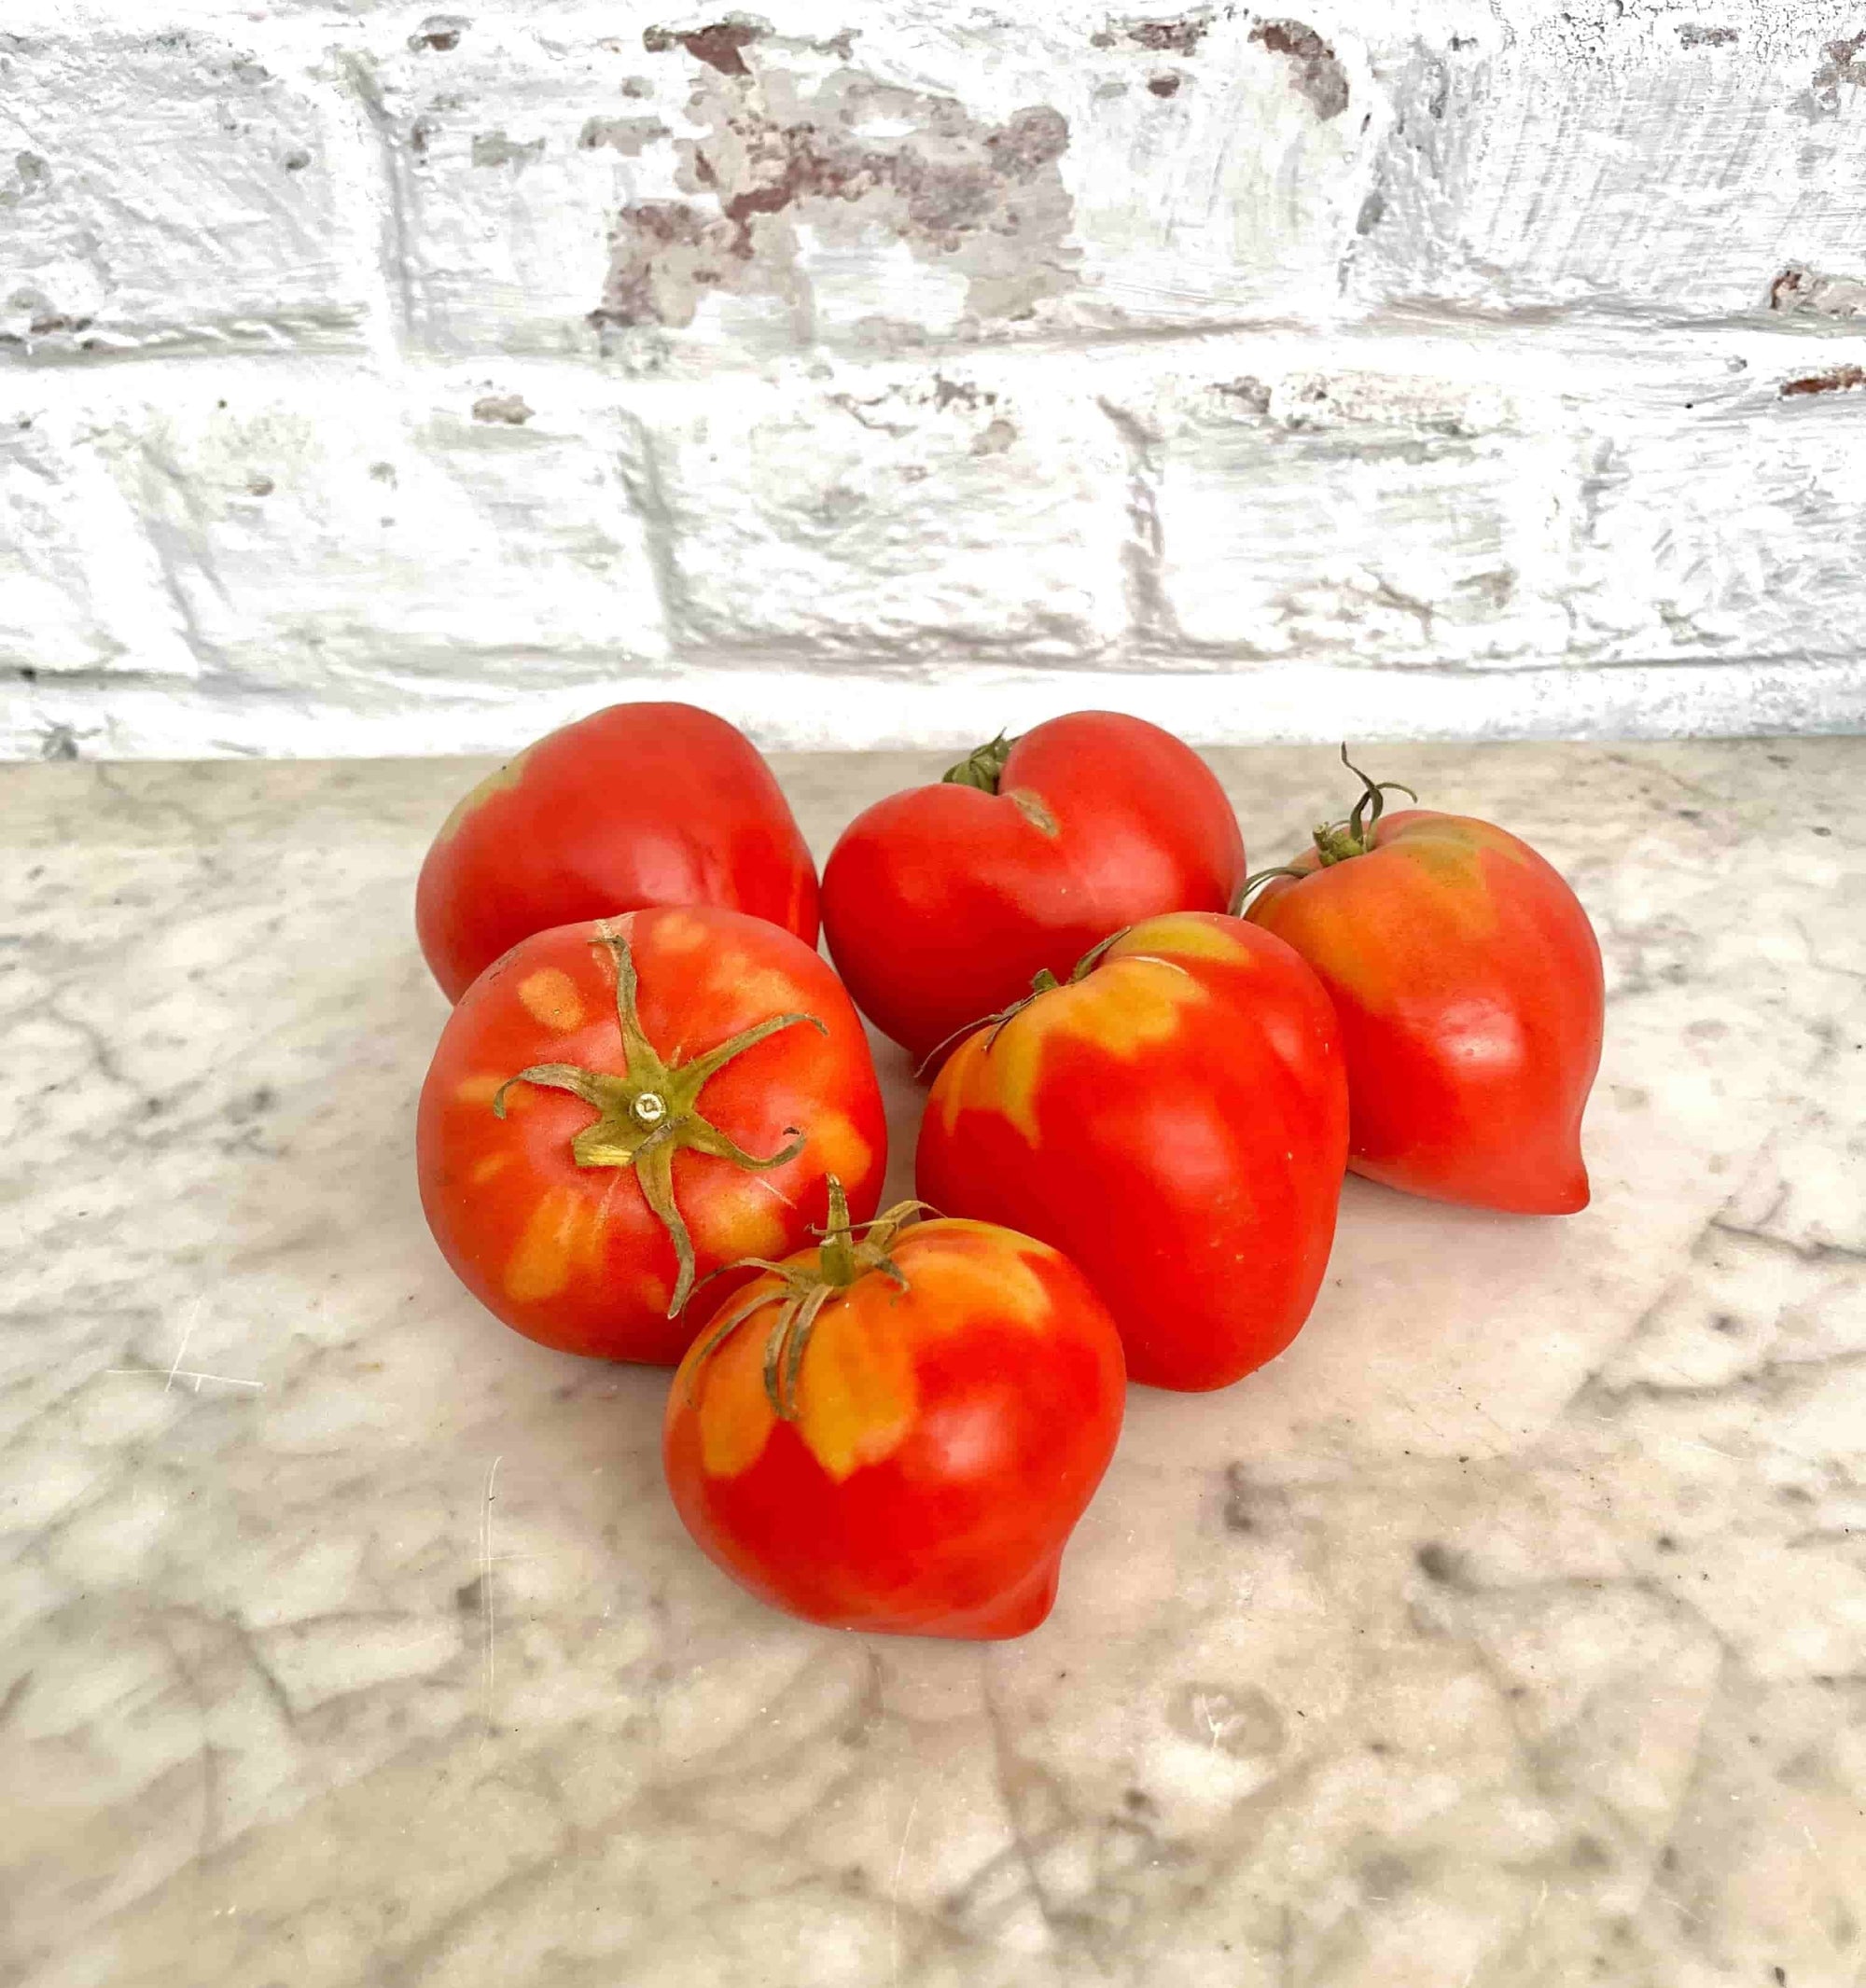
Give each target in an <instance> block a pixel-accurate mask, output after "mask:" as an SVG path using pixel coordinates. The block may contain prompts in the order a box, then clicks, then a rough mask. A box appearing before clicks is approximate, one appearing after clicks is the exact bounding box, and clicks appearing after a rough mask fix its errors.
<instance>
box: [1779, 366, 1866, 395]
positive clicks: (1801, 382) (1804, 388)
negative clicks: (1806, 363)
mask: <svg viewBox="0 0 1866 1988" xmlns="http://www.w3.org/2000/svg"><path fill="white" fill-rule="evenodd" d="M1856 386H1866V366H1831V367H1829V368H1828V369H1827V370H1826V371H1825V372H1824V373H1803V375H1802V376H1801V378H1800V379H1798V380H1784V381H1783V382H1782V398H1783V399H1784V400H1792V399H1794V398H1796V397H1797V396H1800V395H1803V394H1848V393H1851V392H1852V391H1853V389H1854V388H1855V387H1856Z"/></svg>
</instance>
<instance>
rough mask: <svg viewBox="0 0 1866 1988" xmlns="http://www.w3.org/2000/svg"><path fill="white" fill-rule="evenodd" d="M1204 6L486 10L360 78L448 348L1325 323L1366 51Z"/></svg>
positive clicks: (764, 349)
mask: <svg viewBox="0 0 1866 1988" xmlns="http://www.w3.org/2000/svg"><path fill="white" fill-rule="evenodd" d="M448 18H449V20H450V21H452V20H453V19H455V18H456V17H451V16H450V17H448ZM457 18H464V17H457ZM731 19H732V21H738V19H739V17H736V16H734V17H731ZM1199 19H1200V20H1201V21H1203V22H1204V25H1203V26H1201V27H1200V28H1199V31H1198V32H1197V33H1196V34H1193V33H1192V32H1191V30H1190V29H1188V30H1187V31H1186V32H1185V33H1182V34H1180V35H1177V36H1169V37H1168V38H1167V40H1166V42H1164V43H1161V42H1160V41H1159V39H1158V37H1157V36H1156V37H1152V38H1149V36H1148V35H1145V34H1142V33H1139V32H1136V31H1134V30H1132V29H1129V28H1126V27H1121V26H1120V25H1119V24H1117V25H1116V26H1115V27H1112V28H1110V27H1109V26H1108V22H1109V20H1110V17H1109V16H1108V14H1107V11H1106V10H1105V9H1101V8H1090V7H1080V6H1076V7H1069V8H1066V9H1065V10H1064V11H1063V13H1062V14H1061V16H1059V17H1054V18H1051V17H1048V16H1046V18H1045V19H1044V20H1043V21H1041V23H1037V22H1034V21H1019V22H1016V23H1011V22H1009V21H1004V22H997V23H992V22H970V21H968V22H966V23H964V24H961V23H958V22H955V21H953V20H952V19H951V18H950V17H948V16H945V15H943V14H940V13H938V12H936V11H934V10H930V9H928V8H926V7H925V6H923V5H910V6H902V5H898V4H897V5H896V6H894V7H889V8H886V9H884V10H882V11H880V12H879V13H877V14H876V15H874V16H873V17H871V18H870V19H868V20H867V21H866V22H865V24H864V25H863V26H862V27H861V29H860V31H859V32H858V33H850V32H840V33H839V32H836V31H834V30H833V29H832V28H831V27H830V26H829V17H828V16H827V14H825V13H824V11H823V10H822V9H821V8H813V7H803V6H797V5H793V6H792V7H789V8H787V9H780V10H779V18H778V20H777V21H776V24H775V25H774V26H773V27H769V28H767V27H764V26H761V25H759V24H756V23H753V24H746V23H745V22H740V24H739V25H737V26H732V25H731V22H730V21H729V22H727V23H726V24H725V26H720V25H719V24H715V27H714V28H711V29H706V30H703V31H701V30H692V31H677V30H667V29H660V28H656V27H654V26H652V25H650V26H649V27H648V28H646V29H632V30H630V31H628V32H618V33H615V34H610V35H585V36H582V37H579V36H578V35H577V34H576V33H574V32H572V30H571V29H570V27H569V26H567V25H566V26H565V28H564V30H563V31H561V32H553V31H550V30H547V29H545V28H541V27H540V28H536V29H532V28H527V27H522V26H519V25H516V24H513V23H512V22H510V21H502V20H499V19H492V18H480V19H477V20H474V21H471V22H470V23H469V24H468V25H466V27H463V28H461V29H459V30H458V32H457V34H456V32H455V30H454V29H453V28H452V27H449V28H447V29H446V30H445V31H444V32H443V33H441V34H440V35H439V40H438V41H437V39H436V37H434V36H426V37H424V36H422V35H413V36H408V37H404V36H401V35H396V36H394V37H391V36H389V35H386V34H385V35H382V36H380V37H378V38H377V39H376V40H374V41H372V42H371V43H370V44H369V49H368V51H367V52H366V53H363V54H360V55H357V56H355V57H354V58H353V59H351V60H350V61H349V63H348V64H347V66H348V72H349V74H350V75H351V76H352V77H353V78H354V79H355V82H356V85H357V87H358V88H359V89H361V90H362V91H363V92H364V95H365V98H366V100H367V101H368V103H369V105H370V109H371V114H372V116H373V118H374V119H375V123H376V127H377V130H378V132H380V134H381V136H382V139H383V144H384V146H385V147H386V151H387V155H388V158H389V161H390V170H391V173H392V175H393V180H394V185H395V188H396V200H397V213H398V216H399V220H398V229H399V233H398V241H399V242H401V243H404V244H405V253H406V257H407V265H406V270H405V272H404V278H405V286H406V300H407V313H408V317H409V322H410V326H411V331H412V333H413V336H414V337H415V338H416V339H417V341H419V342H420V343H421V344H422V345H423V346H424V347H425V348H426V349H429V350H432V351H436V352H441V353H446V354H450V355H459V354H466V353H472V352H479V351H483V350H488V349H497V350H501V351H506V352H511V353H536V352H571V353H603V354H606V355H611V356H617V357H620V358H622V359H624V360H627V361H630V362H632V363H634V364H635V365H637V366H640V367H643V368H652V369H654V370H658V371H663V370H666V369H668V368H683V367H690V368H696V369H698V368H703V367H717V365H719V364H728V365H735V366H738V365H745V364H747V363H751V364H757V363H759V362H760V361H765V360H769V359H771V358H772V357H773V356H775V355H781V354H784V353H787V352H791V351H799V350H803V349H806V348H808V347H811V346H813V345H820V344H829V345H833V346H837V347H840V348H842V349H847V350H852V351H859V352H864V353H870V354H871V353H874V352H877V351H882V352H885V351H889V350H899V349H902V348H908V349H912V348H913V347H917V346H924V345H926V344H927V343H928V342H933V343H948V342H960V343H963V342H969V341H977V340H981V339H999V338H1003V337H1006V336H1014V337H1023V336H1028V335H1030V334H1032V333H1033V332H1037V331H1041V330H1044V329H1052V330H1053V329H1069V328H1072V327H1075V328H1090V327H1093V328H1103V329H1106V328H1116V327H1126V326H1131V325H1144V326H1157V325H1163V324H1178V323H1202V322H1211V321H1216V320H1222V319H1224V318H1226V317H1228V316H1236V315H1238V314H1240V313H1253V312H1257V313H1263V312H1274V313H1285V312H1287V311H1288V310H1290V309H1291V308H1295V309H1299V310H1300V309H1306V308H1309V307H1311V306H1314V307H1316V308H1319V309H1321V310H1323V311H1325V312H1332V311H1333V310H1334V309H1335V308H1336V304H1335V293H1336V288H1337V282H1336V269H1337V264H1338V262H1339V258H1340V256H1341V253H1342V251H1343V249H1344V246H1345V244H1346V243H1348V242H1349V241H1350V240H1351V239H1352V228H1353V223H1354V220H1355V217H1356V215H1358V212H1359V210H1360V206H1361V201H1362V195H1363V192H1364V182H1365V179H1366V174H1367V161H1368V159H1369V157H1370V156H1371V154H1370V141H1369V140H1368V138H1367V136H1366V121H1367V120H1366V118H1365V115H1364V114H1363V115H1359V116H1357V115H1355V114H1353V112H1354V108H1355V107H1358V106H1359V104H1360V98H1361V96H1362V95H1364V93H1365V83H1364V63H1361V61H1360V58H1359V57H1358V55H1357V54H1355V52H1354V50H1353V48H1352V46H1351V45H1350V44H1349V43H1348V42H1346V41H1345V40H1344V41H1343V42H1342V44H1341V49H1340V52H1337V49H1336V47H1335V44H1334V43H1333V42H1330V41H1324V40H1323V39H1322V38H1321V37H1320V36H1318V35H1315V34H1314V32H1313V31H1311V30H1309V29H1307V28H1306V27H1304V26H1303V25H1302V23H1300V22H1294V21H1285V22H1274V23H1271V24H1269V25H1268V26H1266V25H1265V24H1264V23H1262V22H1258V23H1256V24H1255V25H1253V24H1252V22H1251V21H1250V20H1249V19H1247V18H1246V17H1245V16H1243V15H1242V14H1239V15H1237V16H1235V17H1233V16H1231V15H1229V14H1227V15H1226V16H1224V17H1223V18H1218V17H1217V16H1213V17H1211V18H1209V19H1207V18H1206V17H1205V16H1203V15H1202V16H1200V17H1199ZM726 27H731V33H730V35H726V33H725V29H726ZM719 35H725V39H723V40H721V39H719V38H718V37H719ZM709 36H710V37H712V38H710V39H709ZM1181 50H1183V51H1184V52H1183V53H1182V52H1179V51H1181ZM1357 65H1358V66H1357ZM1356 76H1359V77H1360V78H1361V79H1360V80H1358V81H1356V80H1353V78H1354V77H1356ZM1351 100H1352V101H1351ZM1243 132H1248V133H1250V134H1251V137H1250V142H1248V143H1243V142H1241V141H1240V133H1243Z"/></svg>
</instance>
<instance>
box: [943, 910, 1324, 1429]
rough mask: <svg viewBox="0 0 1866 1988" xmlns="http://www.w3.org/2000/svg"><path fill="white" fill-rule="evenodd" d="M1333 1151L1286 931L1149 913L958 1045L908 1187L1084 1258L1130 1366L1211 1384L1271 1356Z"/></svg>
mask: <svg viewBox="0 0 1866 1988" xmlns="http://www.w3.org/2000/svg"><path fill="white" fill-rule="evenodd" d="M1346 1153H1347V1083H1346V1077H1345V1074H1344V1069H1343V1065H1342V1059H1341V1052H1340V1050H1339V1049H1338V1047H1337V1045H1336V1032H1335V1018H1334V1015H1333V1012H1332V1011H1331V1010H1330V1007H1329V1000H1328V996H1327V995H1326V994H1324V993H1323V992H1322V989H1321V985H1320V983H1319V982H1318V981H1317V980H1316V977H1315V975H1314V974H1313V973H1311V972H1310V971H1309V969H1308V968H1307V967H1306V966H1304V965H1303V964H1302V961H1301V960H1300V959H1298V958H1297V956H1296V955H1295V953H1294V952H1291V951H1290V950H1289V948H1288V946H1286V945H1284V944H1283V943H1282V942H1281V941H1280V940H1277V939H1273V938H1270V936H1269V935H1268V934H1267V933H1265V932H1261V931H1260V930H1258V929H1257V927H1255V926H1254V925H1249V924H1244V923H1243V922H1242V921H1241V920H1239V919H1235V918H1228V917H1224V916H1220V915H1218V914H1214V913H1209V912H1205V913H1194V912H1182V913H1177V914H1175V915H1172V916H1168V917H1164V918H1153V919H1149V920H1147V921H1145V922H1144V923H1142V924H1137V925H1135V926H1133V927H1132V928H1131V929H1130V930H1128V931H1127V932H1124V933H1122V934H1121V936H1120V937H1119V938H1115V939H1114V940H1113V941H1112V942H1110V943H1109V944H1107V946H1105V947H1102V948H1097V949H1096V952H1093V953H1092V954H1090V955H1089V957H1088V958H1086V959H1085V960H1083V962H1082V963H1081V965H1080V966H1079V967H1078V968H1077V971H1076V975H1075V977H1074V978H1073V979H1072V980H1070V981H1069V982H1068V983H1067V984H1066V985H1063V986H1058V985H1057V984H1056V983H1055V982H1054V980H1051V979H1050V977H1049V976H1047V975H1046V976H1044V977H1043V980H1042V981H1041V982H1039V988H1038V992H1037V994H1035V995H1034V996H1033V997H1032V998H1031V999H1030V1000H1029V1001H1027V1002H1025V1003H1024V1005H1022V1006H1021V1007H1020V1008H1018V1009H1017V1010H1016V1011H1015V1012H1014V1013H1012V1014H1011V1015H1010V1017H1009V1018H1008V1019H1007V1020H1005V1021H1003V1022H998V1023H996V1024H994V1025H993V1026H991V1027H988V1028H983V1029H980V1030H978V1031H976V1032H975V1033H974V1034H972V1035H970V1036H968V1037H967V1038H966V1040H965V1041H964V1042H962V1043H961V1044H960V1045H959V1047H958V1048H957V1049H956V1050H954V1052H953V1054H952V1056H951V1058H950V1059H949V1060H948V1062H947V1064H946V1066H945V1068H944V1069H943V1070H941V1071H940V1076H939V1078H938V1080H937V1081H936V1082H935V1084H934V1086H933V1092H932V1095H931V1097H930V1098H928V1100H927V1104H926V1119H925V1120H924V1121H923V1123H922V1125H921V1129H920V1148H919V1155H918V1161H917V1180H918V1185H919V1191H920V1192H921V1193H922V1194H924V1195H925V1196H926V1199H927V1201H929V1202H930V1203H933V1205H934V1206H936V1207H938V1208H940V1209H942V1210H944V1211H945V1212H947V1213H949V1214H952V1215H964V1216H976V1217H978V1218H979V1219H981V1220H983V1221H990V1222H1003V1223H1005V1224H1007V1225H1008V1226H1009V1227H1010V1228H1013V1229H1018V1230H1023V1231H1024V1233H1026V1234H1028V1235H1034V1236H1040V1237H1041V1238H1042V1239H1043V1241H1045V1242H1046V1243H1052V1244H1055V1246H1056V1247H1057V1248H1058V1249H1060V1250H1062V1251H1064V1252H1065V1254H1066V1255H1067V1256H1068V1257H1069V1258H1071V1260H1073V1261H1074V1262H1075V1263H1077V1264H1079V1266H1080V1268H1081V1270H1082V1272H1083V1273H1084V1274H1085V1275H1086V1276H1087V1277H1088V1279H1089V1281H1090V1283H1092V1284H1093V1286H1094V1287H1095V1289H1096V1290H1097V1291H1098V1292H1100V1294H1101V1296H1102V1298H1103V1299H1104V1300H1106V1302H1107V1307H1108V1310H1109V1311H1110V1312H1112V1313H1113V1314H1114V1318H1115V1323H1116V1325H1117V1326H1118V1327H1119V1328H1120V1329H1121V1344H1122V1346H1123V1347H1124V1348H1125V1349H1126V1353H1127V1370H1128V1372H1129V1374H1130V1375H1131V1376H1132V1377H1133V1378H1134V1379H1135V1380H1136V1381H1147V1382H1150V1383H1152V1384H1153V1385H1155V1386H1156V1387H1174V1388H1182V1389H1189V1390H1191V1389H1203V1388H1212V1387H1223V1386H1225V1385H1226V1384H1227V1383H1230V1382H1232V1381H1235V1380H1237V1379H1239V1378H1240V1377H1241V1376H1243V1375H1245V1374H1246V1373H1249V1372H1250V1371H1251V1369H1253V1368H1257V1367H1260V1366H1261V1365H1262V1364H1263V1363H1264V1361H1265V1360H1268V1359H1271V1358H1273V1357H1274V1355H1277V1354H1278V1353H1280V1352H1282V1350H1283V1348H1284V1347H1285V1346H1287V1345H1288V1343H1289V1342H1290V1341H1291V1340H1292V1339H1293V1338H1294V1337H1295V1336H1296V1333H1297V1331H1298V1330H1299V1329H1300V1328H1301V1327H1302V1321H1303V1320H1304V1319H1305V1318H1306V1317H1307V1316H1308V1315H1309V1309H1310V1307H1311V1305H1313V1304H1314V1302H1315V1298H1316V1290H1317V1288H1318V1287H1319V1286H1320V1284H1321V1281H1322V1272H1323V1271H1324V1269H1325V1268H1326V1266H1327V1263H1328V1258H1329V1249H1330V1244H1331V1243H1332V1242H1333V1239H1334V1229H1335V1210H1336V1206H1337V1203H1338V1202H1339V1199H1340V1195H1341V1184H1342V1173H1343V1168H1344V1161H1345V1158H1346Z"/></svg>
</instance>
